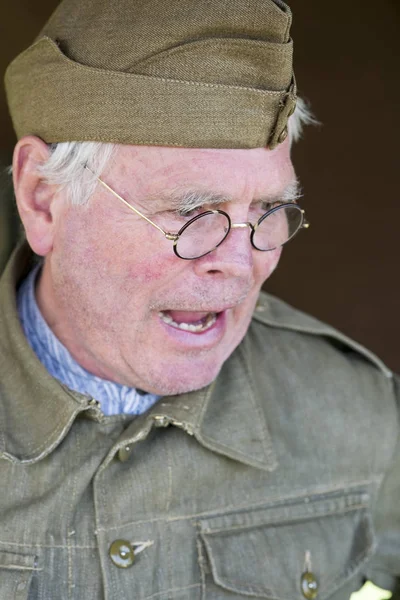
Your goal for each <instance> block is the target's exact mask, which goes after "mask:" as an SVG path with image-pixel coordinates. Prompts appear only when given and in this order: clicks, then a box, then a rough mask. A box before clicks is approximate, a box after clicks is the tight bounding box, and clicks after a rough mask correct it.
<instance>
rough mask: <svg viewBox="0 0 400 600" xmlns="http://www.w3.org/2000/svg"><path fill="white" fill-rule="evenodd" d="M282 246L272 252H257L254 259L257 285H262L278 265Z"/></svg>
mask: <svg viewBox="0 0 400 600" xmlns="http://www.w3.org/2000/svg"><path fill="white" fill-rule="evenodd" d="M282 250H283V248H278V249H276V250H273V251H272V252H258V253H257V256H256V257H255V259H254V263H255V279H256V282H257V283H258V285H259V286H262V284H263V283H264V281H266V280H267V279H268V278H269V277H270V276H271V275H272V273H273V272H274V271H275V269H276V268H277V266H278V263H279V260H280V257H281V254H282Z"/></svg>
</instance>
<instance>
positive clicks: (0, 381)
mask: <svg viewBox="0 0 400 600" xmlns="http://www.w3.org/2000/svg"><path fill="white" fill-rule="evenodd" d="M29 261H30V254H29V251H28V250H27V248H26V247H22V248H20V249H19V250H18V252H17V253H16V254H15V255H14V256H13V258H12V260H11V262H10V263H9V265H8V267H7V269H6V271H5V273H4V274H3V277H2V279H1V282H0V600H17V599H18V600H27V599H29V600H67V599H74V600H83V599H85V600H86V599H88V600H98V599H99V600H100V599H105V600H121V599H122V598H124V599H125V598H127V599H128V598H129V599H130V598H132V599H134V600H236V599H237V600H239V599H249V598H264V599H267V600H302V599H304V598H318V599H319V600H325V599H326V600H327V599H329V600H348V598H349V596H350V595H351V593H352V592H353V591H355V590H357V589H358V588H360V587H361V586H362V584H363V582H364V581H365V579H366V578H372V579H373V580H375V581H376V582H377V584H378V585H380V586H381V587H385V588H391V589H392V590H394V598H397V599H398V598H400V595H399V591H398V590H397V591H396V585H397V577H398V576H400V460H399V450H398V448H397V440H398V436H399V411H398V405H397V401H396V395H395V392H396V390H395V388H396V384H395V378H394V377H392V374H391V372H390V371H389V370H388V369H387V368H386V367H385V365H384V364H382V362H381V361H380V360H379V359H378V358H376V357H375V356H374V355H373V354H372V353H371V352H369V351H368V350H366V349H364V348H362V347H361V346H360V345H358V344H357V343H355V342H353V341H351V340H349V339H348V338H347V337H345V336H344V335H342V334H341V333H338V332H337V331H335V330H334V329H332V328H331V327H328V326H327V325H324V324H322V323H320V322H318V321H316V320H315V319H313V318H311V317H309V316H307V315H305V314H303V313H301V312H299V311H296V310H294V309H293V308H291V307H289V306H288V305H287V304H285V303H284V302H281V301H280V300H277V299H276V298H273V297H271V296H268V295H265V294H261V296H260V301H259V304H258V307H257V309H256V311H255V314H254V318H253V321H252V323H251V326H250V328H249V331H248V333H247V335H246V337H245V339H244V341H243V342H242V343H241V344H240V346H239V347H238V348H237V350H236V351H235V352H234V353H233V354H232V356H231V357H230V358H229V360H228V361H227V362H226V363H225V364H224V366H223V369H222V371H221V373H220V375H219V376H218V378H217V380H216V381H215V382H214V383H213V384H212V385H210V386H209V387H208V388H206V389H203V390H200V391H198V392H195V393H188V394H184V395H181V396H174V397H165V398H162V399H161V400H159V402H158V403H157V404H156V405H155V406H153V407H152V408H151V409H150V410H149V411H148V412H147V413H145V414H143V415H141V416H139V417H127V416H114V417H105V416H103V414H102V412H101V410H100V408H99V405H98V402H96V399H93V398H89V397H85V396H83V395H80V394H77V393H73V392H71V391H70V390H69V389H66V388H65V387H63V386H62V385H61V384H60V383H58V382H57V381H56V380H55V379H53V378H52V377H51V376H50V375H49V374H48V373H47V372H46V371H45V369H44V368H43V367H42V365H41V363H40V362H39V361H38V359H37V358H36V356H35V355H34V353H33V352H32V350H31V349H30V347H29V345H28V344H27V341H26V340H25V338H24V335H23V333H22V330H21V327H20V325H19V321H18V316H17V312H16V306H15V289H16V286H17V284H18V281H20V280H21V278H22V277H24V274H25V273H26V272H27V270H28V269H29Z"/></svg>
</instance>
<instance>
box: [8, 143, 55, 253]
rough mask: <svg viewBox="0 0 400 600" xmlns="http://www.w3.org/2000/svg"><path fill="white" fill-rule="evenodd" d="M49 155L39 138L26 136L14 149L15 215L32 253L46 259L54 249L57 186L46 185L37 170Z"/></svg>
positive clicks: (47, 149)
mask: <svg viewBox="0 0 400 600" xmlns="http://www.w3.org/2000/svg"><path fill="white" fill-rule="evenodd" d="M49 156H50V151H49V148H48V147H47V145H46V144H45V143H44V142H43V141H42V140H41V139H39V138H38V137H35V136H26V137H23V138H22V139H20V140H19V142H18V143H17V145H16V147H15V150H14V158H13V180H14V191H15V198H16V201H17V207H18V212H19V215H20V217H21V220H22V223H23V225H24V228H25V232H26V237H27V240H28V243H29V245H30V246H31V248H32V250H33V251H34V252H35V253H36V254H39V255H40V256H46V254H48V253H49V252H50V251H51V250H52V248H53V237H54V225H55V223H54V203H55V195H56V186H54V185H52V184H49V183H47V182H46V180H45V179H44V178H43V176H42V175H41V174H40V173H39V171H38V167H39V166H40V165H42V164H43V163H45V162H46V161H47V160H48V158H49Z"/></svg>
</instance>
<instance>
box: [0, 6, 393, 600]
mask: <svg viewBox="0 0 400 600" xmlns="http://www.w3.org/2000/svg"><path fill="white" fill-rule="evenodd" d="M290 24H291V13H290V10H289V8H288V7H287V6H286V5H285V4H284V3H283V2H282V1H281V0H251V1H250V2H249V1H248V0H230V1H229V3H228V2H222V1H220V2H214V3H210V2H209V1H208V0H196V2H195V1H194V0H186V1H182V0H171V2H169V3H166V4H165V3H161V2H160V1H159V0H147V1H146V2H139V1H138V0H135V1H134V0H118V1H117V2H116V3H110V2H107V1H106V0H87V1H85V2H82V1H81V0H64V1H63V2H62V3H61V5H60V6H59V8H58V9H57V10H56V12H55V13H54V15H53V16H52V17H51V19H50V21H49V22H48V23H47V25H46V26H45V28H44V30H43V31H42V33H41V35H40V36H39V37H38V38H37V40H36V41H35V43H34V44H33V45H32V46H31V47H30V48H28V49H27V50H26V51H25V52H23V53H22V54H21V55H20V56H18V57H17V58H16V59H15V60H14V61H13V63H12V64H11V65H10V66H9V69H8V71H7V74H6V89H7V94H8V101H9V106H10V112H11V116H12V118H13V122H14V126H15V129H16V132H17V135H18V143H17V145H16V148H15V153H14V161H13V179H14V188H15V196H16V200H17V205H18V209H19V213H20V216H21V219H22V222H23V225H24V229H25V232H26V239H27V243H26V242H24V243H23V244H22V245H21V246H19V247H18V248H17V249H16V251H15V253H14V255H13V257H12V258H11V261H10V263H9V265H8V266H7V268H6V270H5V272H4V274H3V276H2V279H1V283H0V304H1V314H0V411H1V412H0V415H1V422H0V459H1V460H0V481H1V492H0V600H11V599H18V600H25V599H29V600H50V599H51V600H67V599H76V600H78V599H79V600H81V599H83V598H88V599H89V598H90V599H101V598H106V599H107V600H117V599H120V598H135V599H138V600H145V599H146V600H150V599H152V600H153V599H154V600H155V599H157V600H167V599H168V600H172V599H173V600H175V599H177V600H180V599H182V600H184V599H190V600H191V599H198V600H201V599H202V600H206V599H207V600H212V599H216V600H217V599H218V600H222V599H226V600H228V599H230V598H232V600H233V599H239V598H250V597H251V598H266V599H269V600H272V599H274V600H295V599H301V598H307V599H313V598H321V600H322V599H328V598H329V599H331V600H347V599H348V598H349V596H350V595H351V593H352V592H353V591H354V590H357V589H359V588H360V587H361V586H362V585H363V582H364V581H365V580H366V579H367V578H371V579H373V580H375V581H376V582H377V583H378V584H379V585H381V586H382V587H386V588H388V589H391V590H392V591H393V592H394V597H395V598H400V595H399V591H398V587H397V577H398V576H400V558H399V557H400V509H399V500H398V491H399V487H400V465H399V458H398V451H396V443H397V437H398V433H399V424H398V408H397V404H396V395H395V393H396V389H395V383H394V378H393V377H392V374H391V372H390V371H389V369H387V367H386V366H385V365H384V364H382V362H381V361H380V360H379V359H378V358H377V357H376V356H374V355H373V354H372V353H371V352H369V351H368V350H366V349H365V348H363V347H361V346H360V345H358V344H357V343H356V342H353V341H352V340H349V339H348V338H346V337H345V336H344V335H342V334H341V333H339V332H337V331H335V330H334V329H332V328H330V327H329V326H327V325H324V324H322V323H320V322H318V321H316V320H315V319H313V318H311V317H308V316H306V315H304V314H302V313H300V312H298V311H296V310H294V309H293V308H291V307H289V306H287V305H286V304H284V303H283V302H281V301H279V300H277V299H275V298H273V297H270V296H267V295H265V294H264V293H260V290H261V287H262V285H263V283H264V282H265V281H266V280H267V279H268V277H269V276H270V275H271V273H272V272H273V271H274V269H275V268H276V267H277V265H278V262H279V258H280V255H281V252H282V247H283V245H284V244H286V243H287V242H288V241H289V240H290V239H291V238H292V237H293V236H294V235H296V233H297V232H299V231H300V230H301V229H302V228H304V227H305V226H306V225H307V222H306V219H305V216H304V212H303V210H302V209H301V208H300V206H299V204H298V200H299V190H298V184H297V180H296V176H295V173H294V170H293V166H292V163H291V160H290V143H291V141H292V140H293V139H295V138H296V137H297V136H298V133H299V129H300V127H301V123H302V122H304V121H306V120H307V119H308V116H307V113H306V112H305V111H304V107H303V106H302V104H301V102H299V103H298V106H297V109H296V110H295V105H296V86H295V82H294V76H293V71H292V42H291V39H290V34H289V29H290ZM396 590H397V591H396Z"/></svg>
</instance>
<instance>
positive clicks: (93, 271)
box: [38, 142, 295, 395]
mask: <svg viewBox="0 0 400 600" xmlns="http://www.w3.org/2000/svg"><path fill="white" fill-rule="evenodd" d="M102 179H103V180H104V181H105V182H106V183H108V184H109V185H110V186H111V187H112V188H113V189H114V190H115V191H116V192H118V193H119V194H120V195H121V196H122V197H123V198H125V199H126V200H127V201H128V202H130V203H131V204H132V205H133V206H135V207H136V208H138V209H139V210H140V211H142V212H143V213H144V214H145V215H146V216H148V217H149V218H150V219H151V220H153V221H154V222H155V223H157V224H159V225H160V226H161V227H166V228H167V229H171V227H170V225H171V223H175V222H176V223H177V224H179V226H178V228H177V229H179V227H181V226H182V225H183V224H184V223H185V222H186V221H187V220H188V219H189V217H182V216H179V215H178V214H176V213H175V212H173V210H174V202H173V200H172V198H176V197H177V196H180V195H181V194H185V193H186V192H200V193H209V194H213V195H214V194H216V195H219V196H222V197H223V198H229V201H226V202H223V203H222V204H221V205H219V206H217V207H216V206H213V208H221V209H222V210H225V211H226V212H227V213H228V214H229V215H230V217H231V220H232V223H244V222H247V221H249V220H253V219H252V218H251V214H252V212H253V210H254V204H255V203H257V202H259V201H260V199H264V200H265V199H268V198H272V199H276V198H282V196H283V193H284V190H285V189H286V188H287V187H288V186H289V185H290V184H291V183H293V182H294V180H295V176H294V171H293V167H292V164H291V161H290V157H289V145H288V143H287V142H285V143H284V144H282V145H280V146H279V147H278V148H277V149H275V150H274V151H270V150H266V149H261V148H260V149H253V150H214V149H211V150H210V149H209V150H205V149H180V148H161V147H137V146H120V147H119V148H118V151H117V154H116V157H115V159H114V160H113V161H112V164H110V166H109V168H108V169H107V170H106V171H105V172H104V173H103V176H102ZM204 208H205V209H207V207H204ZM191 216H193V215H191ZM177 229H175V231H177ZM280 253H281V251H280V250H274V251H271V252H260V251H257V250H255V249H253V248H252V246H251V244H250V239H249V229H248V228H238V229H233V230H231V232H230V234H229V236H228V237H227V239H226V240H225V241H224V243H223V244H222V245H221V246H219V247H218V248H217V249H216V250H214V251H213V252H212V253H210V254H208V255H206V256H204V257H202V258H199V259H196V260H182V259H180V258H178V257H177V256H175V254H174V252H173V249H172V242H171V241H169V240H167V239H165V237H164V236H163V234H162V233H160V232H159V231H158V230H157V229H156V228H154V227H153V226H152V225H150V224H149V223H147V222H146V221H145V220H143V219H142V218H140V217H139V216H137V215H136V214H134V213H133V212H132V211H131V210H129V208H128V207H126V206H124V205H123V204H122V203H121V202H120V201H119V200H118V199H116V198H115V197H114V196H113V195H112V194H111V193H110V192H109V191H107V190H105V189H104V188H103V187H102V186H100V185H99V186H98V188H97V190H96V193H95V194H94V196H93V197H92V199H91V200H90V202H89V203H88V204H87V205H86V206H79V207H76V206H70V205H68V204H67V203H66V202H61V203H60V207H59V209H58V212H57V216H56V228H55V237H54V245H53V249H52V251H51V252H50V253H49V254H48V255H47V257H46V261H45V268H44V273H43V276H42V278H41V281H40V284H39V288H38V298H39V304H40V306H41V309H42V311H43V313H44V315H45V318H46V319H47V321H48V322H49V324H50V326H51V327H52V328H53V330H54V332H55V333H56V335H57V336H58V337H59V338H60V339H61V341H62V342H63V343H64V344H65V345H66V347H67V348H68V349H69V351H70V352H71V354H72V355H73V356H74V358H75V359H76V360H77V361H78V362H79V363H80V364H81V365H82V366H83V367H85V368H86V369H87V370H89V371H90V372H92V373H94V374H96V375H98V376H100V377H103V378H106V379H110V380H113V381H116V382H118V383H122V384H125V385H129V386H133V387H138V388H141V389H144V390H146V391H149V392H153V393H157V394H160V395H170V394H176V393H182V392H185V391H189V390H193V389H198V388H201V387H204V386H205V385H207V384H209V383H210V382H211V381H212V380H213V379H214V378H215V377H216V375H217V374H218V372H219V371H220V369H221V366H222V364H223V363H224V361H225V360H226V359H227V358H228V357H229V355H230V354H231V353H232V352H233V350H234V349H235V348H236V346H237V345H238V344H239V343H240V341H241V340H242V339H243V336H244V335H245V333H246V331H247V328H248V326H249V323H250V319H251V315H252V312H253V310H254V306H255V304H256V301H257V297H258V293H259V291H260V288H261V286H262V284H263V283H264V281H265V280H266V279H268V277H269V276H270V275H271V273H272V272H273V270H274V269H275V268H276V266H277V263H278V261H279V257H280ZM171 321H173V322H171ZM182 323H187V324H193V323H196V327H195V328H194V329H195V331H190V330H188V329H187V327H186V325H183V328H182ZM192 329H193V328H192Z"/></svg>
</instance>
